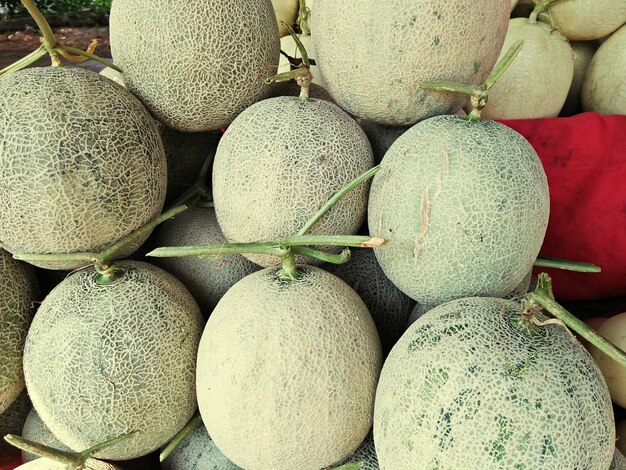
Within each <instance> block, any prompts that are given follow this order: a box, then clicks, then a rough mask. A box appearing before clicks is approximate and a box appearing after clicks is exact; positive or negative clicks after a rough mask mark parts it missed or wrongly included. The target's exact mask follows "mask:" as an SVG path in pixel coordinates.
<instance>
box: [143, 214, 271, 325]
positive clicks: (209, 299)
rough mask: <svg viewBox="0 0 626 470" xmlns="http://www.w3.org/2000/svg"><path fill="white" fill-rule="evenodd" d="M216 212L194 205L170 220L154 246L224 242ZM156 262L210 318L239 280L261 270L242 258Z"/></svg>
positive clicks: (213, 257) (227, 257) (164, 260)
mask: <svg viewBox="0 0 626 470" xmlns="http://www.w3.org/2000/svg"><path fill="white" fill-rule="evenodd" d="M225 242H226V238H225V237H224V234H223V233H222V230H221V229H220V226H219V225H218V224H217V218H216V217H215V210H214V209H212V208H201V207H195V206H192V207H190V208H189V209H187V210H186V211H185V212H183V213H182V214H179V215H177V216H176V217H175V218H174V219H171V220H168V221H167V222H165V223H164V224H163V225H162V226H161V227H160V228H159V231H158V233H157V235H156V237H155V238H154V245H155V246H189V245H211V244H220V243H225ZM154 263H155V264H156V265H158V266H160V267H161V268H163V269H165V270H166V271H168V272H169V273H171V274H173V275H174V276H176V278H177V279H179V280H180V281H181V282H182V283H183V284H184V285H185V287H187V289H189V292H191V295H193V297H194V299H196V302H198V305H199V306H200V311H201V312H202V314H203V315H204V316H205V317H206V318H208V316H209V315H210V314H211V312H212V311H213V309H214V308H215V306H216V305H217V302H219V300H220V299H221V298H222V297H223V295H224V294H225V293H226V291H228V289H230V288H231V287H232V286H233V285H234V284H235V283H236V282H238V281H239V280H240V279H242V278H244V277H246V276H247V275H248V274H251V273H253V272H254V271H258V270H259V269H260V268H259V266H258V265H256V264H254V263H253V262H252V261H249V260H247V259H246V258H244V257H243V256H241V255H237V254H234V255H220V256H207V257H203V258H200V257H195V256H190V257H178V258H176V257H172V258H155V259H154Z"/></svg>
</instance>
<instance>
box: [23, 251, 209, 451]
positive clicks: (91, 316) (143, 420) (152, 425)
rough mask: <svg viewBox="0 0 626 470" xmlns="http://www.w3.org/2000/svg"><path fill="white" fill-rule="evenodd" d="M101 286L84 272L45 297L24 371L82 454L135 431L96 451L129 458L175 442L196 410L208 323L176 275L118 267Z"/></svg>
mask: <svg viewBox="0 0 626 470" xmlns="http://www.w3.org/2000/svg"><path fill="white" fill-rule="evenodd" d="M116 265H117V267H118V269H120V270H121V271H122V277H121V278H119V279H118V280H117V281H115V282H114V283H112V284H108V285H99V284H97V283H96V278H97V276H98V274H97V272H96V271H95V269H93V268H90V269H86V270H83V271H78V272H76V273H74V274H72V275H71V276H70V277H68V278H67V279H66V280H64V281H63V282H61V283H60V284H59V285H58V286H57V287H56V288H55V289H54V290H52V292H51V293H50V294H48V296H47V297H46V298H45V299H44V301H43V302H42V304H41V306H40V307H39V310H38V312H37V315H36V317H35V320H34V321H33V323H32V325H31V328H30V330H29V332H28V337H27V339H26V347H25V350H24V374H25V377H26V386H27V388H28V392H29V394H30V397H31V400H32V402H33V405H34V407H35V409H36V410H37V412H38V413H39V415H40V417H41V419H42V420H43V421H44V422H45V423H46V425H47V426H48V428H49V429H50V431H52V433H53V434H54V435H55V436H56V437H57V438H59V440H61V441H62V442H63V443H65V444H66V445H68V446H70V447H71V448H72V449H74V450H84V449H86V448H89V447H91V446H93V445H95V444H98V443H101V442H104V441H106V440H107V439H111V438H112V437H116V436H119V435H122V434H125V433H129V432H131V431H137V432H138V433H137V434H136V435H134V436H131V437H129V438H128V439H124V440H123V441H120V442H118V443H117V444H115V445H113V446H112V447H108V448H106V449H104V450H102V451H100V452H98V453H97V454H96V455H95V456H96V457H99V458H104V459H112V460H126V459H131V458H135V457H139V456H142V455H145V454H148V453H149V452H152V451H153V450H155V449H157V448H159V447H160V446H162V445H163V444H164V443H166V442H167V441H169V440H170V439H171V438H172V437H174V435H175V434H176V433H177V432H178V431H179V430H180V429H181V428H182V427H183V426H184V425H185V424H186V423H187V421H189V419H190V418H191V416H192V415H193V413H194V411H195V409H196V397H195V368H196V353H197V347H198V343H199V340H200V334H201V332H202V327H203V320H202V317H201V316H200V311H199V309H198V306H197V304H196V303H195V301H194V300H193V298H192V297H191V294H189V292H188V291H187V290H186V289H185V287H184V286H183V285H182V284H181V283H180V281H178V280H177V279H176V278H174V277H173V276H172V275H171V274H168V273H167V272H165V271H163V270H162V269H160V268H157V267H155V266H152V265H150V264H148V263H143V262H138V261H120V262H117V263H116Z"/></svg>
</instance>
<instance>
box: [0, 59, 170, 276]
mask: <svg viewBox="0 0 626 470" xmlns="http://www.w3.org/2000/svg"><path fill="white" fill-rule="evenodd" d="M0 154H1V155H2V159H0V241H1V243H2V245H3V246H4V247H5V248H6V249H7V250H8V251H10V252H11V253H74V252H99V251H102V250H103V249H105V248H107V247H108V246H109V245H111V244H113V243H114V242H116V241H118V240H120V239H121V238H123V237H125V236H127V235H128V234H130V233H131V232H133V231H134V230H136V229H138V228H139V227H141V226H143V225H145V224H146V223H147V222H148V221H150V220H151V219H153V218H154V217H156V216H157V215H158V214H159V213H160V212H161V209H162V207H163V201H164V198H165V188H166V182H167V169H166V162H165V153H164V150H163V143H162V142H161V138H160V137H159V133H158V130H157V127H156V125H155V123H154V120H153V119H152V117H151V116H150V114H149V113H148V111H147V110H146V109H145V108H144V107H143V106H142V104H141V102H140V101H139V100H138V99H137V98H135V97H134V96H132V95H131V94H130V93H129V92H128V91H127V90H125V89H123V88H122V87H120V86H118V85H117V84H115V83H112V82H111V81H110V80H107V79H105V78H103V77H101V76H100V75H98V74H97V73H94V72H90V71H88V70H82V69H78V68H71V67H68V68H65V67H59V68H51V67H47V68H30V69H25V70H21V71H19V72H16V73H13V74H11V75H9V76H8V77H6V78H3V79H2V80H0ZM147 236H148V234H146V236H145V237H144V238H143V239H139V240H137V241H136V243H134V244H132V245H130V246H129V247H128V248H127V249H126V250H124V252H122V253H120V256H126V255H128V254H129V253H131V252H132V251H134V250H135V249H136V248H137V247H139V245H141V243H143V241H144V240H145V238H147ZM34 264H36V265H38V266H42V267H47V268H53V269H75V268H78V267H82V266H83V265H84V262H80V261H79V262H63V263H62V262H58V263H47V262H41V263H34Z"/></svg>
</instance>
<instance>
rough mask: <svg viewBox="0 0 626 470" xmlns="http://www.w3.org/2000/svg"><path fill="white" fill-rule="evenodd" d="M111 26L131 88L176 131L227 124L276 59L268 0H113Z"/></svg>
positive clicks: (261, 92) (259, 88) (256, 95)
mask: <svg viewBox="0 0 626 470" xmlns="http://www.w3.org/2000/svg"><path fill="white" fill-rule="evenodd" d="M109 28H110V36H111V52H112V55H113V59H114V60H115V64H116V65H118V66H119V67H120V68H121V69H122V70H123V71H124V77H125V81H126V84H127V85H128V87H129V89H130V90H131V91H132V92H133V93H135V94H136V95H137V96H138V97H139V98H140V99H141V100H142V101H143V102H144V104H146V106H147V107H148V108H149V109H150V111H151V112H152V114H154V115H155V116H156V117H157V118H158V119H159V121H161V122H163V123H165V124H166V125H167V126H169V127H172V128H174V129H177V130H180V131H207V130H216V129H219V128H221V127H225V126H227V125H228V124H230V122H231V121H232V120H233V119H234V118H235V116H237V114H239V113H240V112H241V111H243V110H244V109H245V108H247V107H248V106H250V105H251V104H252V103H254V102H256V101H258V100H260V99H263V98H264V97H266V96H267V95H268V93H269V86H268V85H267V84H266V83H265V79H266V78H268V77H270V76H271V75H273V73H274V71H275V68H273V67H272V66H273V65H274V66H276V65H278V57H279V51H280V49H279V39H278V26H277V24H276V15H275V14H274V10H273V8H272V3H271V1H270V0H229V1H227V2H225V1H224V0H185V1H183V0H175V1H171V0H116V1H115V3H114V4H113V5H112V7H111V18H110V24H109Z"/></svg>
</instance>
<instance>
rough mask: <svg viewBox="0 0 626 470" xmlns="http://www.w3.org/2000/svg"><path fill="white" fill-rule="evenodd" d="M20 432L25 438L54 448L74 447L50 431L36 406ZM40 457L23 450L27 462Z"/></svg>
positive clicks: (67, 448) (23, 458)
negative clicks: (64, 442)
mask: <svg viewBox="0 0 626 470" xmlns="http://www.w3.org/2000/svg"><path fill="white" fill-rule="evenodd" d="M19 434H21V435H22V437H23V438H24V439H28V440H29V441H33V442H37V443H39V444H43V445H45V446H48V447H52V448H54V449H59V450H64V451H70V452H71V451H72V449H70V448H69V447H68V446H66V445H65V444H63V443H62V442H61V441H60V440H59V439H58V438H57V437H56V436H55V435H54V434H52V431H50V429H48V426H46V424H45V423H44V422H43V421H42V420H41V418H40V417H39V415H38V414H37V411H36V410H35V408H33V409H32V410H30V413H28V416H27V417H26V422H25V423H24V427H23V428H22V429H21V432H20V433H19ZM38 458H39V456H38V455H35V454H31V453H30V452H26V451H22V460H23V461H24V462H25V463H26V462H30V461H31V460H36V459H38Z"/></svg>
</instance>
